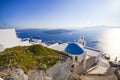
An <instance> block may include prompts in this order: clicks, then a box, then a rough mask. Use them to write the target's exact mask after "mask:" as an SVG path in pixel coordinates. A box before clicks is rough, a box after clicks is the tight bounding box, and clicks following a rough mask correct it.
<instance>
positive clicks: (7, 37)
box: [0, 29, 19, 48]
mask: <svg viewBox="0 0 120 80" xmlns="http://www.w3.org/2000/svg"><path fill="white" fill-rule="evenodd" d="M18 42H19V40H18V38H17V36H16V32H15V29H0V44H1V45H3V46H4V48H9V47H13V46H17V45H18Z"/></svg>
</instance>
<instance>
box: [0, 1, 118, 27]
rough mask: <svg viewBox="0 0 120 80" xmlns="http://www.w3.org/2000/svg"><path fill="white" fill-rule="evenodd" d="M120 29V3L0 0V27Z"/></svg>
mask: <svg viewBox="0 0 120 80" xmlns="http://www.w3.org/2000/svg"><path fill="white" fill-rule="evenodd" d="M98 25H104V26H120V0H0V28H3V27H13V28H81V27H86V26H87V27H88V26H98Z"/></svg>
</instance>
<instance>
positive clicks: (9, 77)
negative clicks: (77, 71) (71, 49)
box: [0, 59, 72, 80]
mask: <svg viewBox="0 0 120 80" xmlns="http://www.w3.org/2000/svg"><path fill="white" fill-rule="evenodd" d="M71 64H72V61H71V59H67V60H66V61H63V62H58V63H57V64H55V65H54V66H53V67H51V68H50V69H48V70H47V71H46V72H45V71H42V70H31V71H29V72H28V74H27V75H26V74H25V73H24V72H23V70H22V69H21V68H17V69H11V70H5V71H2V72H1V74H0V77H2V78H3V79H4V80H66V79H67V78H68V77H69V75H70V74H71V72H70V68H71ZM3 74H4V75H3Z"/></svg>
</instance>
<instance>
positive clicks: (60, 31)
mask: <svg viewBox="0 0 120 80" xmlns="http://www.w3.org/2000/svg"><path fill="white" fill-rule="evenodd" d="M72 31H73V30H65V29H55V30H46V31H43V33H45V34H61V33H68V32H72Z"/></svg>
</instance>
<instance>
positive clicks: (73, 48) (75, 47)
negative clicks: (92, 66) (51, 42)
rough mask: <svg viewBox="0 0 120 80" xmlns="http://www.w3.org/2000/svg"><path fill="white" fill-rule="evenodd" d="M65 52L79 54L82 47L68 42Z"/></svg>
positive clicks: (81, 51)
mask: <svg viewBox="0 0 120 80" xmlns="http://www.w3.org/2000/svg"><path fill="white" fill-rule="evenodd" d="M65 52H67V53H69V54H72V55H80V54H83V53H84V50H83V48H81V47H80V45H78V44H76V43H70V44H69V45H68V46H67V47H66V48H65Z"/></svg>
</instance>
